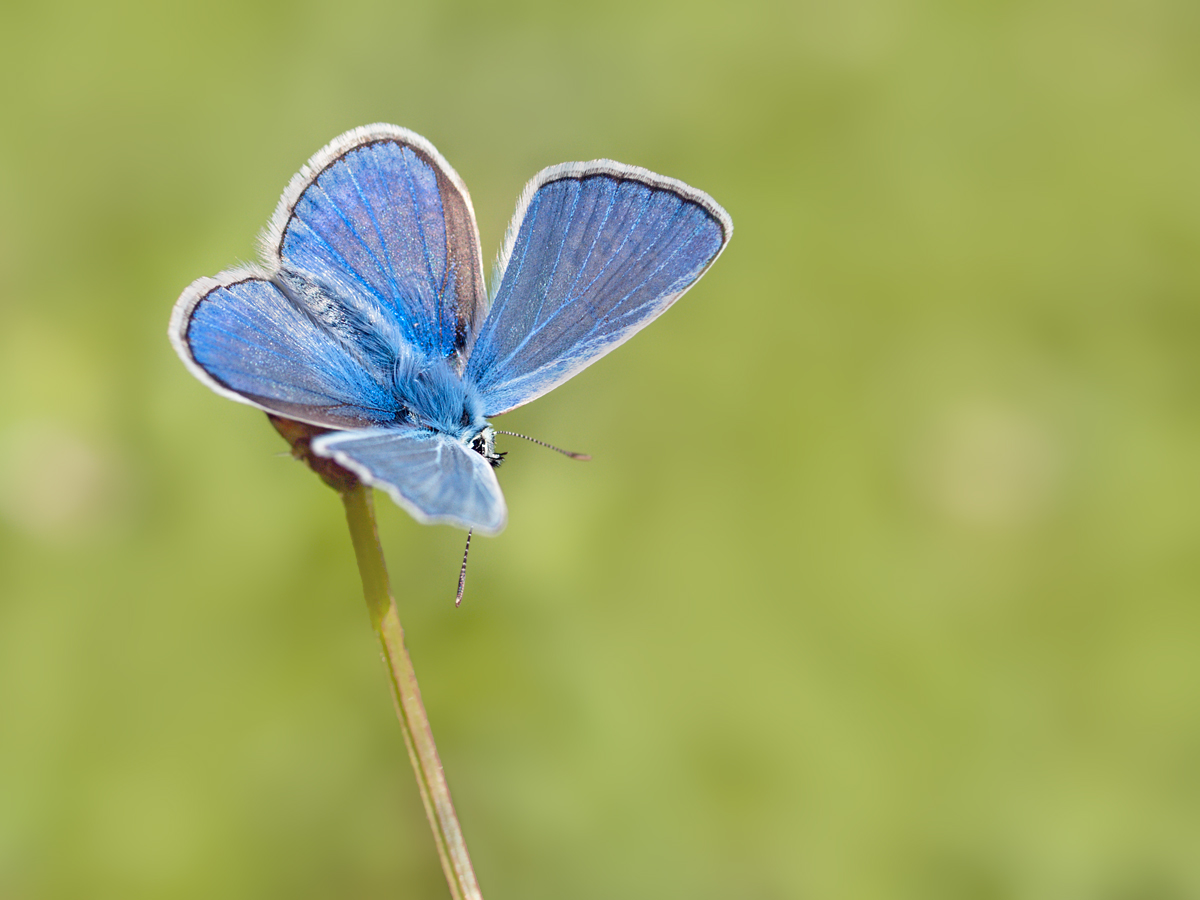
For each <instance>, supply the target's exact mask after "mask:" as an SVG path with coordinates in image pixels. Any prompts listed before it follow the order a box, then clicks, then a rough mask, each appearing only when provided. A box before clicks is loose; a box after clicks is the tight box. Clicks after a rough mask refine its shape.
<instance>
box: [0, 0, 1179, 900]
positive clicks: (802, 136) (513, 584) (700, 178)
mask: <svg viewBox="0 0 1200 900" xmlns="http://www.w3.org/2000/svg"><path fill="white" fill-rule="evenodd" d="M0 98H2V99H0V103H2V106H0V115H2V119H0V316H2V319H0V897H2V898H4V900H29V898H78V897H99V898H108V897H112V898H141V897H148V898H149V897H154V898H158V897H173V898H174V897H179V898H190V897H196V898H210V897H218V896H219V897H232V898H238V897H246V898H262V897H288V898H302V897H314V898H316V897H356V898H359V897H361V898H368V897H381V898H382V897H406V898H409V897H411V898H425V897H430V898H438V897H444V896H445V886H444V884H443V883H442V880H441V874H440V870H439V867H438V863H437V859H436V856H435V854H434V850H433V844H432V840H431V838H430V836H429V834H428V831H427V829H426V826H425V822H424V816H423V812H422V810H421V806H420V802H419V799H418V796H417V793H416V791H415V789H414V785H413V781H412V776H411V773H410V771H409V768H408V762H407V759H406V757H405V753H404V748H403V745H402V742H401V737H400V732H399V728H398V726H397V725H396V723H395V721H394V718H393V713H392V709H391V701H390V699H389V696H388V690H387V685H386V682H385V679H384V674H383V671H382V669H381V666H380V664H379V660H378V653H377V648H376V645H375V643H374V638H373V636H372V634H371V631H370V629H369V626H368V621H367V617H366V612H365V609H364V607H363V602H362V597H361V594H360V589H359V582H358V575H357V572H356V570H355V568H354V563H353V558H352V555H351V550H350V545H349V540H348V537H347V534H346V529H345V523H344V520H343V518H342V514H341V508H340V505H339V503H338V501H337V498H336V496H335V495H334V494H333V493H332V492H331V491H329V490H328V489H326V488H325V487H324V486H322V485H321V484H320V483H319V482H318V481H317V480H316V479H315V478H314V477H313V476H312V475H311V474H310V473H308V472H307V471H305V470H304V469H303V468H301V467H300V466H299V465H297V464H295V463H293V462H291V461H290V460H289V459H287V458H286V457H282V456H280V455H279V454H280V452H281V451H282V450H284V445H283V442H282V441H281V440H280V439H279V438H278V436H277V435H276V434H275V433H274V432H273V431H272V429H271V428H270V426H269V425H268V423H267V421H266V420H265V418H264V417H263V416H262V415H261V414H259V413H257V412H255V411H253V410H250V409H247V408H244V407H239V406H237V405H235V404H232V403H229V402H227V401H225V400H223V399H221V398H219V397H217V396H216V395H214V394H212V393H210V392H209V391H207V390H206V389H205V388H203V387H202V386H201V385H200V384H199V383H197V382H196V381H195V380H194V379H192V378H191V376H189V375H188V374H187V373H186V372H185V370H184V368H183V366H182V365H181V364H180V362H179V361H178V360H177V359H176V358H175V356H174V354H173V353H172V351H171V349H170V347H169V346H168V343H167V339H166V324H167V318H168V315H169V313H170V309H171V306H172V304H173V303H174V301H175V298H176V297H177V296H178V295H179V293H180V291H181V290H182V289H183V288H184V287H185V286H186V285H187V284H188V283H189V282H190V281H191V280H192V279H194V278H196V277H197V276H200V275H206V274H213V273H215V272H216V271H218V270H219V269H221V268H224V267H226V266H229V265H231V264H234V263H235V262H237V261H238V260H245V259H250V258H252V257H253V255H254V252H255V244H254V238H255V235H256V234H257V232H258V231H259V230H260V229H261V228H262V227H263V225H264V224H265V223H266V221H267V218H268V217H269V215H270V213H271V211H272V210H273V208H274V205H275V202H276V200H277V198H278V196H279V194H280V192H281V191H282V189H283V187H284V185H285V184H286V183H287V180H288V178H289V177H290V176H291V175H292V174H293V173H294V172H295V171H296V170H297V169H298V168H299V166H300V164H301V163H303V162H304V160H305V159H307V158H308V156H309V155H310V154H312V153H313V152H315V151H316V150H317V149H318V148H320V147H321V146H322V145H323V144H324V143H325V142H327V141H328V140H330V139H331V138H333V137H334V136H335V135H337V134H338V133H340V132H341V131H343V130H345V129H348V128H351V127H353V126H356V125H361V124H365V123H368V122H375V121H389V122H395V123H398V124H401V125H404V126H407V127H409V128H412V129H414V130H416V131H417V132H419V133H421V134H423V135H425V136H427V137H428V138H429V139H430V140H431V141H433V142H434V143H435V144H436V146H437V147H438V148H439V149H440V150H441V151H442V153H443V154H444V155H445V156H446V157H447V158H448V159H449V160H450V162H451V163H452V165H454V166H455V167H456V168H457V170H458V171H459V173H460V174H461V175H462V176H463V178H464V179H465V180H466V182H467V184H468V185H469V187H470V189H471V191H472V195H473V198H474V201H475V208H476V210H477V212H478V215H479V221H480V228H481V231H482V238H483V245H484V248H485V249H484V253H485V257H486V258H488V259H490V258H491V256H492V255H493V254H494V253H495V250H496V248H497V247H498V246H499V242H500V238H501V236H502V233H503V230H504V227H505V226H506V224H507V221H508V217H509V216H510V215H511V212H512V208H513V205H514V203H515V200H516V197H517V194H518V192H519V191H520V189H521V187H522V185H523V183H524V182H525V180H526V179H528V178H529V177H531V176H532V175H533V174H534V173H535V172H536V171H537V170H538V169H539V168H541V167H543V166H546V165H550V164H553V163H557V162H561V161H564V160H576V159H592V158H595V157H601V156H607V157H612V158H615V159H618V160H621V161H624V162H628V163H633V164H637V165H641V166H646V167H648V168H651V169H654V170H656V171H659V172H663V173H665V174H668V175H671V176H673V177H676V178H681V179H683V180H685V181H687V182H689V183H691V184H694V185H696V186H698V187H700V188H702V189H704V190H706V191H708V192H709V193H711V194H712V195H713V196H714V197H715V198H716V199H717V200H718V201H719V202H720V203H722V204H723V205H724V206H725V207H726V208H727V209H728V210H729V212H730V213H731V215H732V216H733V219H734V222H735V223H736V227H737V231H736V234H735V237H734V240H733V242H732V244H731V245H730V247H729V249H728V251H727V252H726V253H725V255H724V257H723V258H722V259H721V260H720V261H719V262H718V263H717V265H716V266H714V268H713V269H712V271H711V272H710V273H709V274H708V275H707V276H706V277H705V278H704V280H703V281H702V282H701V283H700V284H699V285H698V286H697V287H696V288H695V289H694V290H693V291H692V292H691V293H690V294H689V295H688V296H687V297H686V298H685V299H684V301H682V302H681V303H680V304H679V305H678V306H677V307H676V308H675V309H673V310H672V311H671V312H670V313H669V314H668V315H667V316H666V317H665V318H664V319H663V320H662V321H660V322H657V323H655V324H654V325H653V326H651V327H650V328H649V329H648V330H647V332H646V333H645V334H643V335H641V336H639V337H638V338H637V339H635V340H634V341H632V342H631V343H630V344H629V345H627V346H625V347H623V348H621V349H620V350H619V351H618V352H616V353H615V354H613V356H611V357H609V358H606V359H605V360H603V361H602V362H600V363H598V364H597V365H595V366H594V367H592V368H591V369H589V370H588V371H587V372H585V373H584V374H582V375H580V376H579V377H577V378H576V379H574V380H573V381H571V382H570V383H569V384H567V385H565V386H564V387H562V388H560V389H558V390H556V391H555V392H554V393H553V394H551V395H549V396H547V397H545V398H544V399H542V400H540V401H538V402H537V403H535V404H533V405H531V406H529V407H526V408H524V409H522V410H520V411H518V412H516V413H513V414H512V415H510V416H508V417H506V418H505V419H503V420H502V421H503V426H502V427H507V428H510V429H515V430H520V431H524V432H527V433H532V434H533V435H535V436H537V437H540V438H543V439H545V440H549V441H553V442H555V443H558V444H562V445H565V446H568V447H571V448H574V449H580V450H586V451H589V452H591V453H592V454H593V455H594V457H595V462H593V463H590V464H587V465H579V464H574V463H571V462H569V461H567V460H564V459H562V458H561V457H558V456H556V455H555V454H552V453H549V452H547V451H544V450H541V449H539V448H537V447H534V446H532V445H525V444H523V443H520V442H515V441H512V440H509V441H507V442H506V443H505V444H504V445H503V446H504V448H505V449H508V450H511V451H512V453H511V455H510V457H509V463H508V465H506V466H505V467H504V469H503V470H502V472H501V481H502V483H503V486H504V489H505V492H506V494H507V498H508V501H509V506H510V510H511V524H510V526H509V528H508V530H507V531H506V532H505V533H504V534H503V535H502V536H501V537H499V538H498V539H495V540H490V541H485V540H480V541H477V542H476V545H475V548H474V553H473V555H472V563H471V571H470V573H469V579H468V585H467V596H466V601H465V603H464V606H463V608H462V609H461V610H458V611H456V610H455V609H454V607H453V603H452V599H453V592H454V586H455V578H456V576H457V570H458V561H459V554H460V552H461V549H462V534H461V533H460V532H458V531H455V530H453V529H449V528H425V527H421V526H418V525H416V524H415V523H414V522H412V521H411V520H410V519H409V518H408V517H407V516H406V515H405V514H403V513H402V512H400V511H399V510H397V509H396V508H395V507H393V506H392V505H391V504H390V503H388V502H387V501H386V500H381V502H380V504H379V506H380V511H381V528H382V532H383V539H384V545H385V549H386V551H387V553H388V556H389V560H390V564H391V567H392V571H393V577H394V579H395V581H396V582H397V588H398V595H399V602H400V606H401V615H402V618H403V620H404V621H405V624H406V626H407V629H408V637H409V644H410V648H411V651H412V654H413V657H414V660H415V662H416V665H417V669H418V672H419V673H420V675H421V679H422V685H423V689H424V694H425V699H426V703H427V705H428V708H429V712H430V716H431V718H432V720H433V725H434V729H435V732H436V734H437V737H438V741H439V744H440V748H441V751H442V756H443V760H444V762H445V765H446V768H447V771H448V774H449V779H450V783H451V787H452V789H453V790H454V793H455V799H456V802H457V806H458V809H459V812H460V814H461V818H462V822H463V827H464V829H465V831H466V835H467V838H468V841H469V844H470V847H471V849H472V853H473V855H474V858H475V862H476V866H477V869H478V874H479V877H480V880H481V883H482V886H483V889H484V894H485V896H486V897H488V898H489V900H497V898H521V900H537V898H547V900H548V898H572V900H591V898H614V897H621V898H662V897H668V898H675V897H688V898H755V900H757V898H763V900H777V898H932V900H938V898H983V900H989V898H1009V897H1013V898H1054V900H1058V898H1098V900H1177V898H1195V897H1200V652H1198V649H1197V645H1198V643H1200V609H1198V605H1197V599H1198V594H1200V552H1198V544H1200V415H1198V413H1200V391H1198V381H1197V375H1198V372H1197V368H1198V353H1197V347H1198V342H1200V255H1198V252H1197V251H1198V249H1200V116H1198V115H1197V111H1198V110H1200V6H1197V4H1195V3H1194V2H1193V0H1107V2H1099V3H1084V2H1078V0H1050V2H1037V3H1033V2H991V3H981V4H958V3H953V2H948V0H928V2H921V0H851V2H845V3H819V2H810V0H799V2H786V3H785V2H767V0H742V2H738V3H706V2H699V3H697V2H689V3H684V2H668V3H659V2H653V0H640V2H626V0H616V2H612V3H609V4H605V5H603V6H594V5H590V6H589V5H577V6H568V5H562V6H560V5H555V4H547V3H536V2H522V0H516V2H511V3H508V4H490V3H482V2H474V3H472V2H454V3H446V4H424V5H421V4H417V5H403V4H390V5H389V4H382V3H371V2H360V0H349V2H343V3H338V4H328V3H312V2H309V3H291V4H288V3H232V2H209V3H207V4H203V5H201V4H186V5H184V4H159V3H148V2H136V0H130V2H121V3H108V4H92V3H85V2H42V3H32V2H11V0H10V2H6V3H5V4H4V6H3V9H2V11H0Z"/></svg>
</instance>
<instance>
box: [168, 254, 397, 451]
mask: <svg viewBox="0 0 1200 900" xmlns="http://www.w3.org/2000/svg"><path fill="white" fill-rule="evenodd" d="M170 335H171V341H172V343H173V344H174V345H175V349H176V351H177V352H178V353H179V355H180V357H181V358H182V359H183V361H184V362H185V363H186V364H187V366H188V368H189V369H190V370H191V371H192V373H193V374H194V375H196V376H197V377H198V378H199V379H200V380H201V381H203V382H205V383H206V384H208V386H209V387H211V388H212V389H213V390H215V391H217V393H219V394H222V395H224V396H226V397H230V398H232V399H234V400H238V401H240V402H242V403H249V404H251V405H253V406H257V407H259V408H260V409H264V410H266V411H268V412H272V413H275V414H276V415H280V416H284V417H285V418H290V419H297V420H300V421H304V422H310V423H314V424H317V425H327V426H330V427H340V428H354V427H362V426H370V425H375V424H379V423H382V422H388V421H391V420H392V418H393V416H394V414H395V400H394V398H393V397H392V395H391V394H390V392H388V391H385V390H384V389H383V388H382V387H381V386H380V383H379V381H378V379H377V377H375V376H374V375H373V374H372V373H371V372H370V371H368V369H367V368H365V367H364V365H363V364H362V362H361V361H360V359H359V358H358V357H356V356H355V355H353V354H351V353H350V352H348V351H347V350H346V348H345V347H343V346H342V344H341V343H339V342H338V341H337V340H335V339H334V338H333V337H332V336H330V335H329V334H328V333H327V332H326V331H324V330H323V329H322V328H320V327H319V326H317V325H316V324H314V323H313V321H312V320H311V319H310V318H309V317H308V316H307V315H306V314H305V313H304V312H302V311H301V310H300V309H298V308H297V307H296V306H295V304H293V303H292V302H291V301H290V300H289V298H288V297H287V295H286V294H285V293H284V292H283V291H282V290H281V289H280V287H279V286H278V285H276V284H274V283H272V282H271V281H268V280H266V279H265V278H263V277H262V275H261V273H257V272H255V271H252V270H248V269H239V270H233V271H229V272H224V273H222V274H221V275H218V276H217V277H216V278H200V279H198V280H196V281H194V282H193V283H192V284H191V285H190V286H189V287H188V289H187V290H186V291H184V292H183V296H182V297H180V299H179V303H177V304H176V306H175V311H174V313H173V315H172V321H171V329H170Z"/></svg>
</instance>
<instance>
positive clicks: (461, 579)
mask: <svg viewBox="0 0 1200 900" xmlns="http://www.w3.org/2000/svg"><path fill="white" fill-rule="evenodd" d="M470 552H471V529H468V530H467V547H466V549H465V550H463V564H462V568H461V569H459V570H458V593H457V594H456V595H455V597H454V605H455V606H456V607H458V606H462V595H463V588H465V587H466V586H467V554H468V553H470Z"/></svg>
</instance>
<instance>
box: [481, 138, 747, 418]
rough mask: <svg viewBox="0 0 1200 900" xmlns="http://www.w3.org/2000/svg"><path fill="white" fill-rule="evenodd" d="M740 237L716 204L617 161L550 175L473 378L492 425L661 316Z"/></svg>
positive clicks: (537, 189)
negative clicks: (731, 240) (734, 237)
mask: <svg viewBox="0 0 1200 900" xmlns="http://www.w3.org/2000/svg"><path fill="white" fill-rule="evenodd" d="M732 231H733V225H732V222H731V221H730V219H729V216H728V214H727V213H726V212H725V210H723V209H722V208H721V207H720V206H718V205H717V203H716V202H715V201H714V200H713V199H712V198H711V197H709V196H708V195H707V194H705V193H703V192H701V191H698V190H696V189H694V188H691V187H688V186H687V185H685V184H683V183H682V182H679V181H675V180H674V179H669V178H664V177H663V176H661V175H655V174H654V173H652V172H648V171H646V170H645V169H639V168H635V167H633V166H624V165H621V164H620V163H614V162H611V161H608V160H600V161H596V162H591V163H567V164H564V165H561V166H554V167H552V168H550V169H546V170H544V171H543V172H541V173H540V174H539V175H538V176H537V177H536V178H534V180H533V181H531V182H530V184H529V185H528V186H527V187H526V189H525V194H524V195H523V197H522V199H521V202H520V203H519V204H518V206H517V213H516V215H515V216H514V218H513V223H512V225H511V226H510V227H509V233H508V238H507V240H506V243H505V250H504V251H503V252H502V253H501V256H500V260H499V262H498V265H497V268H498V270H499V271H500V273H501V274H500V280H499V286H498V288H497V289H496V294H495V300H494V302H493V304H492V308H491V310H490V312H489V313H488V316H487V319H486V320H485V321H484V323H483V327H482V329H481V330H480V333H479V337H478V338H477V340H476V342H475V346H474V348H473V350H472V351H471V355H470V359H469V360H468V362H467V370H466V375H467V377H468V378H470V379H473V380H474V381H475V383H476V385H477V386H478V387H479V389H480V392H481V393H482V395H483V398H484V404H485V411H486V414H487V415H489V416H492V415H498V414H500V413H502V412H506V411H508V410H510V409H513V408H514V407H517V406H520V405H522V404H524V403H528V402H529V401H530V400H533V399H535V398H536V397H539V396H541V395H542V394H544V393H546V392H547V391H549V390H551V389H552V388H554V387H556V386H557V385H559V384H561V383H562V382H564V381H566V380H567V379H568V378H570V377H571V376H572V375H574V374H576V373H577V372H579V371H580V370H581V369H583V368H584V367H586V366H588V365H590V364H591V363H592V362H594V361H595V360H596V359H598V358H600V357H601V356H603V355H604V354H606V353H608V352H609V351H610V350H612V349H613V348H615V347H616V346H618V345H619V344H621V343H623V342H624V341H626V340H628V339H629V338H630V337H632V336H633V334H634V333H636V332H637V331H638V330H640V329H641V328H643V327H644V326H645V325H647V324H648V323H649V322H651V321H652V320H653V319H654V318H656V317H657V316H659V315H660V314H661V313H663V312H664V311H665V310H666V309H667V308H668V307H669V306H670V305H671V304H672V303H674V302H675V301H676V300H677V299H678V298H679V297H680V296H681V295H682V294H683V292H684V291H686V290H687V289H688V288H689V287H690V286H691V285H692V284H693V283H694V282H695V281H696V279H697V278H699V277H700V276H701V275H702V274H703V273H704V271H705V269H707V268H708V266H710V265H711V264H712V262H713V260H715V259H716V257H717V255H718V254H719V253H720V252H721V250H722V249H723V248H724V246H725V244H726V243H727V242H728V240H729V237H730V235H731V233H732Z"/></svg>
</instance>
